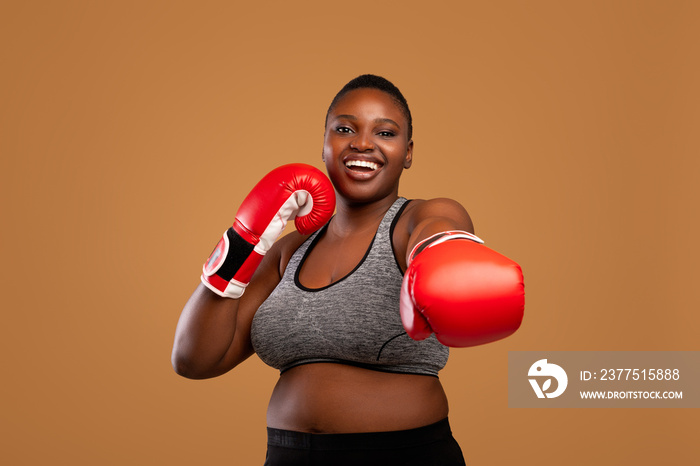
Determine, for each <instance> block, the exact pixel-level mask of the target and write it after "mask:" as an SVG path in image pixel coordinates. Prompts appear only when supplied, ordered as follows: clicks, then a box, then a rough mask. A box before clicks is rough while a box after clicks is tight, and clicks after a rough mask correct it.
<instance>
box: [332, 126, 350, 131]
mask: <svg viewBox="0 0 700 466" xmlns="http://www.w3.org/2000/svg"><path fill="white" fill-rule="evenodd" d="M335 132H336V133H352V132H353V131H352V129H350V128H348V127H347V126H338V127H337V128H336V129H335Z"/></svg>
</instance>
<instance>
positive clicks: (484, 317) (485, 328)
mask: <svg viewBox="0 0 700 466" xmlns="http://www.w3.org/2000/svg"><path fill="white" fill-rule="evenodd" d="M524 308H525V288H524V284H523V273H522V270H521V269H520V266H519V265H518V264H517V263H515V262H513V261H512V260H510V259H508V258H507V257H505V256H502V255H501V254H499V253H497V252H495V251H493V250H491V249H489V248H487V247H486V246H484V245H483V241H481V240H480V239H479V238H478V237H476V236H475V235H473V234H471V233H467V232H465V231H446V232H442V233H438V234H437V235H433V236H431V237H430V238H427V239H425V240H423V241H421V242H420V243H418V244H417V245H416V247H414V248H413V250H412V251H411V254H410V255H409V266H408V269H407V270H406V274H405V275H404V279H403V285H402V287H401V306H400V309H401V320H402V322H403V326H404V328H405V329H406V332H407V333H408V335H409V336H410V337H411V338H413V339H414V340H423V339H425V338H427V337H429V336H430V334H432V333H433V332H434V333H435V336H436V337H437V339H438V340H439V341H440V342H441V343H442V344H444V345H446V346H453V347H465V346H476V345H481V344H484V343H489V342H492V341H495V340H499V339H501V338H505V337H507V336H508V335H510V334H512V333H513V332H515V331H516V330H517V329H518V327H520V323H521V322H522V320H523V310H524Z"/></svg>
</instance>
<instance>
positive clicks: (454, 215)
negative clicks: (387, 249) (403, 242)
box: [406, 198, 474, 260]
mask: <svg viewBox="0 0 700 466" xmlns="http://www.w3.org/2000/svg"><path fill="white" fill-rule="evenodd" d="M407 220H408V225H407V226H408V235H409V237H408V242H407V247H406V259H407V260H408V254H410V253H411V250H413V248H414V247H415V245H416V244H418V243H420V242H421V241H423V240H424V239H426V238H429V237H430V236H432V235H434V234H436V233H440V232H443V231H449V230H461V231H467V232H469V233H474V224H473V223H472V220H471V218H470V217H469V214H468V213H467V211H466V209H465V208H464V207H463V206H462V205H461V204H460V203H459V202H457V201H454V200H452V199H446V198H437V199H430V200H426V201H420V203H419V204H417V205H416V206H415V208H413V209H412V210H411V211H410V216H409V218H408V219H407Z"/></svg>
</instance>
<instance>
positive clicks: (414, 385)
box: [267, 363, 448, 433]
mask: <svg viewBox="0 0 700 466" xmlns="http://www.w3.org/2000/svg"><path fill="white" fill-rule="evenodd" d="M447 412H448V407H447V398H446V396H445V392H444V390H443V388H442V384H441V383H440V380H439V379H438V378H437V377H432V376H425V375H413V374H394V373H388V372H380V371H374V370H368V369H363V368H360V367H355V366H350V365H345V364H333V363H314V364H304V365H301V366H297V367H294V368H292V369H289V370H288V371H285V372H284V373H283V374H282V375H281V376H280V378H279V381H278V382H277V385H276V386H275V389H274V390H273V392H272V397H271V399H270V404H269V406H268V410H267V425H268V426H269V427H273V428H277V429H284V430H293V431H298V432H311V433H348V432H386V431H394V430H405V429H413V428H416V427H422V426H426V425H429V424H433V423H435V422H438V421H440V420H441V419H444V418H445V417H447Z"/></svg>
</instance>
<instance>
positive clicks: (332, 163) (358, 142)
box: [323, 88, 413, 202]
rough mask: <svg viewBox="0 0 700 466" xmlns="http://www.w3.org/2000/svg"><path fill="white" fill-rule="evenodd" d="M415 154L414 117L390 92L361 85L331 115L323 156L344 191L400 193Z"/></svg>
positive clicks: (350, 195) (373, 195) (348, 194)
mask: <svg viewBox="0 0 700 466" xmlns="http://www.w3.org/2000/svg"><path fill="white" fill-rule="evenodd" d="M412 157H413V141H410V140H408V120H407V118H406V117H405V116H404V114H403V112H402V111H401V109H400V107H399V106H398V104H397V103H396V102H395V101H394V99H393V98H392V97H391V96H390V95H389V94H387V93H385V92H383V91H380V90H378V89H371V88H361V89H355V90H353V91H350V92H348V93H347V94H346V95H345V96H343V97H342V98H341V99H340V100H339V101H338V102H337V103H336V105H335V107H334V108H333V109H332V110H331V112H330V114H329V115H328V120H327V121H326V133H325V136H324V145H323V160H324V161H325V163H326V170H327V171H328V176H329V177H330V179H331V181H332V182H333V185H334V186H335V188H336V190H337V191H338V195H339V196H342V197H344V198H346V199H348V200H350V201H354V202H372V201H376V200H379V199H383V198H385V197H387V196H390V195H391V196H392V197H394V198H395V197H396V196H397V195H398V189H399V178H400V177H401V173H402V172H403V169H404V168H408V167H410V166H411V161H412Z"/></svg>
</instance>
